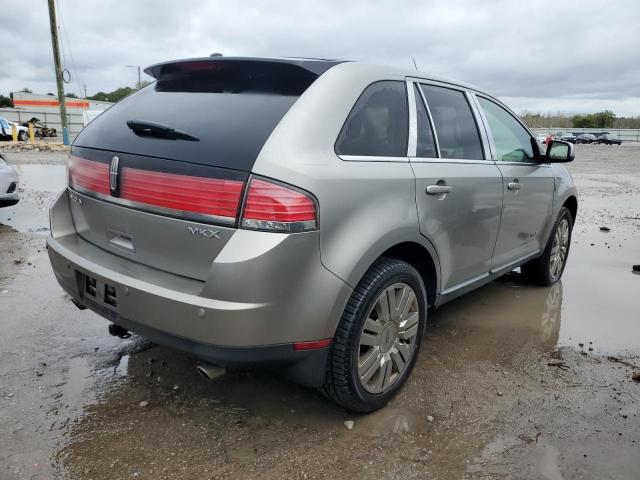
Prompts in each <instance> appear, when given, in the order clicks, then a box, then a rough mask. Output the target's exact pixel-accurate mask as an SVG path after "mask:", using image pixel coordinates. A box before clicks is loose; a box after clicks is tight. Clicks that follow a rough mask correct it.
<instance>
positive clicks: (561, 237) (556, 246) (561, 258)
mask: <svg viewBox="0 0 640 480" xmlns="http://www.w3.org/2000/svg"><path fill="white" fill-rule="evenodd" d="M572 229H573V219H572V217H571V212H570V211H569V209H568V208H566V207H562V208H561V209H560V213H559V214H558V218H557V220H556V223H555V224H554V226H553V230H551V235H549V240H548V241H547V245H546V247H545V249H544V252H543V253H542V255H541V256H540V257H538V258H535V259H533V260H530V261H529V262H527V263H525V264H524V265H522V266H521V267H520V270H521V271H522V276H523V278H524V279H525V280H526V281H527V282H528V283H532V284H534V285H542V286H549V285H553V284H554V283H556V282H557V281H558V280H560V278H561V277H562V273H563V272H564V268H565V266H566V265H567V259H568V257H569V248H570V246H571V232H572Z"/></svg>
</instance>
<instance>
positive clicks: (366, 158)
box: [338, 155, 409, 163]
mask: <svg viewBox="0 0 640 480" xmlns="http://www.w3.org/2000/svg"><path fill="white" fill-rule="evenodd" d="M338 158H340V160H344V161H345V162H391V163H407V162H408V161H409V159H408V157H378V156H374V155H338Z"/></svg>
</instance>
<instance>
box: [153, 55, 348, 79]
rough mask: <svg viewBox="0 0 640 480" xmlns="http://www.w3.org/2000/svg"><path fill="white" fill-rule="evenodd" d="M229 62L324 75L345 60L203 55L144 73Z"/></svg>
mask: <svg viewBox="0 0 640 480" xmlns="http://www.w3.org/2000/svg"><path fill="white" fill-rule="evenodd" d="M227 62H238V63H244V64H245V65H246V66H248V65H250V64H252V63H254V64H256V66H257V65H260V64H262V65H264V64H265V63H267V64H268V63H271V64H283V65H291V66H294V67H298V68H301V69H303V70H306V71H307V72H310V73H313V74H314V75H316V76H320V75H322V74H323V73H324V72H326V71H327V70H329V69H330V68H331V67H333V66H334V65H337V64H339V63H343V62H344V60H325V59H315V58H312V59H310V58H260V57H222V56H216V57H202V58H186V59H182V60H171V61H168V62H162V63H156V64H155V65H151V66H149V67H147V68H145V69H144V73H146V74H147V75H149V76H151V77H153V78H155V79H158V78H160V77H161V76H162V75H164V74H168V73H172V72H176V71H180V70H183V69H185V68H188V67H195V68H197V67H198V66H202V68H203V69H206V68H211V67H213V66H214V65H215V64H222V63H227Z"/></svg>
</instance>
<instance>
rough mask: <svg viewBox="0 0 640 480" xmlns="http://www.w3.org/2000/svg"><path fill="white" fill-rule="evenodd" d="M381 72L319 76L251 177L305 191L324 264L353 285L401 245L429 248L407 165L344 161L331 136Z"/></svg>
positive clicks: (340, 70)
mask: <svg viewBox="0 0 640 480" xmlns="http://www.w3.org/2000/svg"><path fill="white" fill-rule="evenodd" d="M404 79H405V77H404V75H397V76H394V75H388V76H384V77H381V76H380V75H379V69H377V68H372V67H371V66H368V65H363V64H349V63H344V64H340V65H337V66H335V67H333V68H331V69H330V70H328V71H327V72H326V73H325V74H324V75H322V76H321V77H320V78H319V79H318V80H317V81H316V82H315V83H314V84H313V85H312V86H311V87H310V88H309V89H308V90H307V91H306V92H305V93H304V94H303V95H302V96H301V97H300V99H299V100H298V101H297V102H296V103H295V104H294V105H293V107H292V108H291V109H290V110H289V112H288V113H287V115H286V116H285V117H284V118H283V120H282V121H281V122H280V124H279V125H278V127H276V129H275V130H274V131H273V133H272V134H271V136H270V138H269V139H268V140H267V142H266V144H265V146H264V148H263V149H262V151H261V153H260V155H259V157H258V159H257V161H256V164H255V166H254V170H253V171H254V173H257V174H260V175H263V176H266V177H271V178H275V179H278V180H281V181H284V182H288V183H291V184H292V185H295V186H298V187H300V188H303V189H306V190H308V191H309V192H311V193H312V194H313V195H314V196H315V197H316V198H317V200H318V205H319V226H320V249H321V259H322V263H323V265H324V266H325V267H326V268H328V269H329V270H331V271H332V272H333V273H334V274H335V275H337V276H339V277H340V278H342V279H343V280H344V281H346V282H347V283H348V284H350V285H351V286H355V285H357V283H358V282H359V281H360V279H361V278H362V276H363V275H364V273H365V272H366V271H367V269H368V268H369V267H370V266H371V264H372V263H373V262H374V261H375V259H376V258H377V257H378V256H379V255H380V254H381V253H383V252H384V251H385V250H387V249H388V248H390V247H392V246H394V245H396V244H397V243H400V242H406V241H413V242H416V243H419V244H421V245H423V246H424V247H425V248H426V249H428V251H430V252H431V253H432V256H433V257H434V259H435V261H436V262H437V257H436V256H435V250H434V249H433V247H432V246H431V244H430V243H429V241H428V240H427V239H426V238H425V237H423V236H422V235H421V234H420V231H419V226H418V219H417V211H416V204H415V179H414V175H413V172H412V169H411V166H410V164H409V163H408V161H367V162H363V161H345V160H342V159H340V158H339V157H338V156H337V155H336V153H335V151H334V144H335V141H336V138H337V136H338V134H339V132H340V129H341V128H342V125H343V123H344V121H345V119H346V118H347V116H348V114H349V112H350V111H351V108H352V106H353V105H354V103H355V102H356V100H357V99H358V97H359V96H360V94H361V93H362V91H363V90H364V89H365V88H366V87H367V86H368V85H369V84H371V83H373V82H375V81H379V80H401V81H404Z"/></svg>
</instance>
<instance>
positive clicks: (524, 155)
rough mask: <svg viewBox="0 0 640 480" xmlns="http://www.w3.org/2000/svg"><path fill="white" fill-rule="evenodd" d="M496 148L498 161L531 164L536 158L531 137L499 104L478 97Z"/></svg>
mask: <svg viewBox="0 0 640 480" xmlns="http://www.w3.org/2000/svg"><path fill="white" fill-rule="evenodd" d="M478 101H479V102H480V106H481V107H482V110H483V111H484V115H485V117H487V122H489V128H490V129H491V134H492V135H493V143H495V146H496V156H497V160H498V161H503V162H531V161H532V160H533V158H534V152H533V142H532V141H531V135H529V132H527V130H525V128H524V127H523V126H522V125H520V123H519V122H518V121H517V120H516V119H515V118H513V116H512V115H511V114H510V113H509V112H507V111H506V110H505V109H504V108H502V107H501V106H500V105H498V104H497V103H494V102H492V101H491V100H487V99H486V98H482V97H478Z"/></svg>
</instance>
